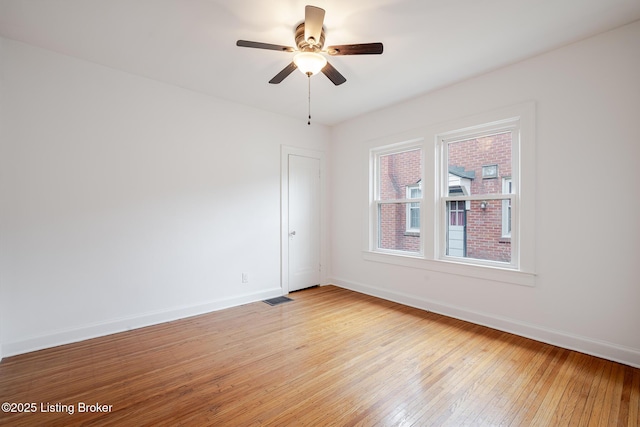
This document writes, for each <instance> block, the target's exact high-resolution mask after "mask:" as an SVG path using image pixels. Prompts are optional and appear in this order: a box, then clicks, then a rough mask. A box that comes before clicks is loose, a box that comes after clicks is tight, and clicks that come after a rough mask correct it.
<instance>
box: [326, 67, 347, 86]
mask: <svg viewBox="0 0 640 427" xmlns="http://www.w3.org/2000/svg"><path fill="white" fill-rule="evenodd" d="M322 73H323V74H324V75H325V76H327V77H328V78H329V80H331V81H332V82H333V84H334V85H336V86H338V85H341V84H342V83H344V82H346V81H347V79H346V78H345V77H344V76H343V75H342V74H340V72H339V71H338V70H336V69H335V67H334V66H333V65H331V64H329V63H328V62H327V65H325V66H324V68H323V69H322Z"/></svg>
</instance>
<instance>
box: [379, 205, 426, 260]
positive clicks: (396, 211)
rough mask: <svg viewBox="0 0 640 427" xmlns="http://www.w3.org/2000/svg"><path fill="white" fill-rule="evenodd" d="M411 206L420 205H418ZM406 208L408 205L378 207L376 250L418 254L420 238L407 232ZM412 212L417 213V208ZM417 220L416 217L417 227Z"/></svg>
mask: <svg viewBox="0 0 640 427" xmlns="http://www.w3.org/2000/svg"><path fill="white" fill-rule="evenodd" d="M411 204H412V205H413V204H416V205H418V206H419V205H420V204H419V203H411ZM408 208H409V206H408V203H384V204H380V205H378V230H379V232H378V248H380V249H392V250H397V251H406V252H415V253H418V252H420V236H419V235H416V234H415V233H408V232H407V224H406V221H407V209H408ZM412 211H415V212H419V207H418V208H416V209H413V210H412ZM412 213H413V212H412ZM418 215H419V214H418ZM419 218H420V217H419V216H418V217H417V219H416V221H417V222H416V224H417V226H418V227H419V226H420V219H419ZM410 220H411V217H410ZM409 228H410V227H409Z"/></svg>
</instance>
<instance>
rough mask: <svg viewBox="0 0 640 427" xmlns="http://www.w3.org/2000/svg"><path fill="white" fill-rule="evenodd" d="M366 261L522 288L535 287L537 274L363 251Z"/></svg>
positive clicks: (416, 256)
mask: <svg viewBox="0 0 640 427" xmlns="http://www.w3.org/2000/svg"><path fill="white" fill-rule="evenodd" d="M363 257H364V259H365V260H366V261H373V262H382V263H386V264H393V265H400V266H403V267H411V268H419V269H423V270H431V271H437V272H440V273H447V274H455V275H457V276H465V277H473V278H476V279H483V280H490V281H494V282H502V283H509V284H513V285H520V286H530V287H533V286H535V278H536V275H535V273H529V272H524V271H518V270H513V269H510V268H500V267H493V266H484V265H472V264H463V263H459V262H455V261H448V260H432V259H425V258H423V257H422V256H420V255H411V254H408V255H405V254H393V253H381V252H372V251H363Z"/></svg>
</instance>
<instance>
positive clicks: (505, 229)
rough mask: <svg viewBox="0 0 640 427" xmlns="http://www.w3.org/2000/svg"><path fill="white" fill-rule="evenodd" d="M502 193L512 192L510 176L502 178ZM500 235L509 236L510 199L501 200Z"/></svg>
mask: <svg viewBox="0 0 640 427" xmlns="http://www.w3.org/2000/svg"><path fill="white" fill-rule="evenodd" d="M502 193H503V194H511V193H513V182H512V181H511V177H506V178H502ZM502 237H504V238H510V237H511V199H506V200H503V201H502Z"/></svg>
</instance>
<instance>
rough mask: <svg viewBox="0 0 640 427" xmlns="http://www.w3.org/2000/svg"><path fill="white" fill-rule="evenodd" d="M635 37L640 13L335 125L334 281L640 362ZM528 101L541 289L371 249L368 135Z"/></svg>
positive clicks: (638, 41)
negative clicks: (367, 241)
mask: <svg viewBox="0 0 640 427" xmlns="http://www.w3.org/2000/svg"><path fill="white" fill-rule="evenodd" d="M638 46H640V22H636V23H634V24H631V25H627V26H625V27H622V28H619V29H617V30H614V31H611V32H607V33H604V34H601V35H599V36H596V37H593V38H590V39H587V40H584V41H581V42H579V43H575V44H572V45H569V46H566V47H563V48H561V49H558V50H556V51H553V52H550V53H547V54H544V55H541V56H538V57H535V58H533V59H530V60H527V61H524V62H521V63H517V64H514V65H512V66H509V67H506V68H503V69H499V70H496V71H494V72H491V73H488V74H485V75H481V76H478V77H477V78H474V79H470V80H467V81H465V82H462V83H460V84H457V85H454V86H450V87H447V88H444V89H442V90H438V91H435V92H433V93H429V94H426V95H424V96H420V97H417V98H415V99H413V100H410V101H407V102H404V103H402V104H399V105H396V106H393V107H390V108H387V109H384V110H381V111H377V112H373V113H370V114H367V115H365V116H362V117H359V118H356V119H353V120H351V121H348V122H345V123H343V124H341V125H339V126H337V127H335V128H334V129H333V138H332V148H331V151H330V152H331V156H332V164H333V168H332V170H331V174H332V181H333V186H332V187H331V189H330V191H331V193H332V197H333V198H332V202H333V207H332V211H331V221H332V239H333V240H332V242H333V244H332V246H331V249H330V253H331V261H332V280H333V282H334V283H337V284H339V285H341V286H344V287H347V288H351V289H355V290H359V291H362V292H367V293H371V294H374V295H378V296H383V297H386V298H389V299H394V300H397V301H400V302H404V303H408V304H411V305H415V306H419V307H422V308H426V309H431V310H434V311H439V312H442V313H444V314H448V315H452V316H455V317H460V318H464V319H468V320H471V321H474V322H478V323H482V324H487V325H490V326H493V327H496V328H499V329H503V330H508V331H513V332H516V333H519V334H522V335H526V336H530V337H533V338H536V339H539V340H543V341H547V342H552V343H556V344H559V345H562V346H564V347H568V348H574V349H577V350H580V351H584V352H588V353H591V354H596V355H601V356H604V357H607V358H610V359H614V360H619V361H622V362H624V363H628V364H631V365H634V366H640V332H639V331H640V309H639V307H640V263H639V262H638V259H637V258H638V254H640V228H639V227H640V226H639V225H638V221H637V217H638V211H640V202H639V197H638V196H639V195H640V194H639V188H640V187H639V186H638V184H639V183H640V172H639V171H640V168H639V167H638V161H640V126H639V125H638V123H639V122H638V120H639V119H640V79H639V78H638V76H640V54H639V51H638ZM530 100H532V101H534V102H535V103H536V133H537V138H536V144H537V146H536V147H537V153H536V157H537V168H536V173H537V181H536V192H537V195H536V212H535V214H536V215H535V216H536V221H537V227H536V242H535V244H536V269H537V274H538V276H537V278H536V285H535V287H526V286H518V285H512V284H506V283H494V282H489V281H484V280H480V279H472V278H469V277H463V276H457V275H450V274H445V273H438V272H434V271H429V270H424V269H416V268H407V267H401V266H396V265H390V264H382V263H376V262H371V261H365V260H364V259H363V252H362V250H363V244H362V241H363V240H362V239H363V236H362V231H363V227H362V226H361V224H362V221H365V220H366V218H363V214H362V213H363V211H364V209H365V207H366V203H367V201H366V200H367V195H366V194H363V193H365V191H366V188H367V181H366V180H367V171H366V162H365V159H366V157H365V156H366V155H367V152H366V150H365V145H366V144H365V142H366V141H370V140H373V139H377V138H381V137H386V136H389V135H394V134H398V133H402V132H405V131H407V130H409V129H414V128H418V127H422V126H425V125H431V124H437V123H441V122H446V121H450V120H455V119H459V118H463V117H465V116H470V115H475V114H479V113H484V112H487V111H491V110H494V109H497V108H501V107H506V106H509V105H514V104H518V103H521V102H524V101H530ZM399 142H400V141H399ZM344 183H349V185H344ZM356 190H361V191H360V194H356Z"/></svg>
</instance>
